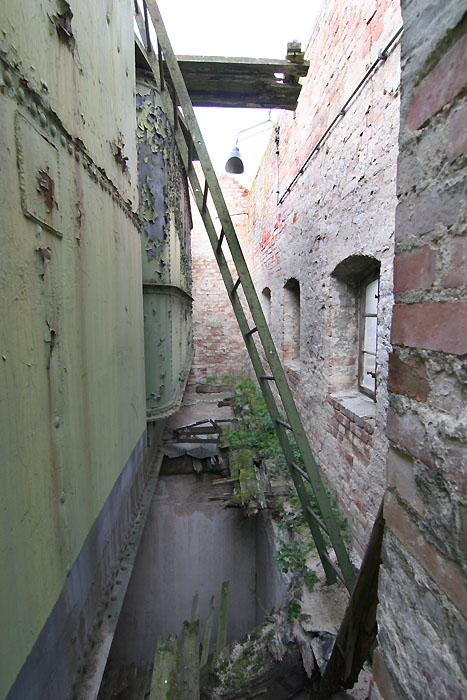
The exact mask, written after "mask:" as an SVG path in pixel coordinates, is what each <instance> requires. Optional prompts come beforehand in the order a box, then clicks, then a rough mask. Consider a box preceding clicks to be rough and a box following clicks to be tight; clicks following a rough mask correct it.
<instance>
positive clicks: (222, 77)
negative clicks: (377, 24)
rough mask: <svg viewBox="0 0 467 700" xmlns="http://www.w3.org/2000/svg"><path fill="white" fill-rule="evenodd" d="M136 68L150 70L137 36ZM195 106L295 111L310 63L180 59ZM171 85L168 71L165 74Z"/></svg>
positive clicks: (205, 57) (212, 57)
mask: <svg viewBox="0 0 467 700" xmlns="http://www.w3.org/2000/svg"><path fill="white" fill-rule="evenodd" d="M135 51H136V65H137V66H138V67H140V68H144V69H146V70H150V66H149V62H148V59H147V56H146V52H145V48H144V46H143V45H142V43H141V42H140V41H139V39H138V37H135ZM177 61H178V63H179V66H180V69H181V72H182V75H183V78H184V81H185V83H186V86H187V89H188V93H189V95H190V98H191V101H192V103H193V105H194V106H195V107H258V108H264V109H288V110H294V109H296V106H297V100H298V96H299V94H300V90H301V85H300V84H299V78H301V77H303V76H305V75H306V74H307V71H308V66H309V64H308V62H307V61H301V62H300V61H298V62H293V61H290V60H279V59H269V58H229V57H226V56H177ZM165 74H166V75H167V81H168V82H169V83H170V78H169V77H168V71H165Z"/></svg>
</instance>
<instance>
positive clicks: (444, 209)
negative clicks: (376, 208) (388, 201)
mask: <svg viewBox="0 0 467 700" xmlns="http://www.w3.org/2000/svg"><path fill="white" fill-rule="evenodd" d="M465 190H466V183H465V181H463V180H458V181H456V182H452V183H449V184H447V185H446V186H445V187H444V189H443V190H442V191H439V188H437V187H435V186H434V185H433V186H431V187H427V188H426V189H425V190H424V191H423V192H421V193H417V194H412V195H411V196H409V197H406V198H405V199H404V200H402V201H401V202H399V204H398V205H397V209H396V242H397V243H398V244H399V243H404V245H405V244H406V243H407V241H410V240H411V239H410V236H414V239H413V240H414V242H415V237H417V238H418V237H419V236H421V235H422V234H424V233H427V232H430V231H433V230H434V229H435V227H436V224H442V225H444V226H452V225H453V224H455V223H456V221H457V220H458V218H459V213H460V212H461V211H462V209H463V206H464V202H465V194H466V192H465ZM417 242H418V241H417Z"/></svg>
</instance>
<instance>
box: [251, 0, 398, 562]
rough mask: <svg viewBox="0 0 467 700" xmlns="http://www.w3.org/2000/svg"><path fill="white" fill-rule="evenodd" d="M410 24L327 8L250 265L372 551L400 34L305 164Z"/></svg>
mask: <svg viewBox="0 0 467 700" xmlns="http://www.w3.org/2000/svg"><path fill="white" fill-rule="evenodd" d="M400 24H401V17H400V11H399V4H398V2H396V1H395V0H390V1H386V0H384V1H383V2H376V0H365V2H353V1H351V2H343V0H329V1H328V2H326V3H324V5H323V8H322V11H321V14H320V16H319V18H318V21H317V24H316V27H315V29H314V31H313V34H312V37H311V40H310V43H309V45H308V47H307V50H306V58H307V59H308V60H309V61H310V68H309V71H308V76H307V77H306V78H305V79H304V81H303V87H302V92H301V95H300V98H299V102H298V106H297V110H296V112H295V113H294V114H285V115H284V116H282V117H281V118H280V120H279V125H280V143H279V152H280V153H279V191H280V195H281V200H282V201H281V203H280V204H279V205H277V201H276V182H275V178H276V175H275V144H274V142H273V140H271V142H270V145H269V148H268V150H267V152H266V155H265V156H264V158H263V162H262V165H261V168H260V170H259V173H258V176H257V178H256V180H255V182H254V185H253V188H252V191H251V194H250V201H249V238H250V246H251V254H250V256H249V264H250V266H251V268H252V274H253V278H254V282H255V286H256V290H257V292H258V294H259V295H260V296H261V293H262V292H263V290H264V289H269V290H270V296H271V302H270V318H271V324H270V325H271V331H272V334H273V338H274V340H275V343H276V346H277V347H278V349H279V350H280V351H282V352H283V360H284V363H285V368H286V371H287V375H288V379H289V382H290V384H291V386H292V389H293V392H294V396H295V399H296V402H297V405H298V408H299V411H300V413H301V416H302V419H303V422H304V426H305V429H306V430H307V433H308V436H309V439H310V442H311V446H312V449H313V451H314V453H315V455H316V457H317V461H318V463H319V465H320V467H321V470H322V473H323V475H324V477H325V480H326V482H327V484H328V485H329V486H330V487H331V488H333V489H334V490H335V492H336V494H337V497H338V501H339V505H340V508H341V510H342V511H343V512H344V513H345V515H346V516H347V519H348V522H349V525H350V529H351V532H352V535H353V538H354V543H355V545H356V546H357V549H359V550H360V551H363V549H364V547H365V544H366V541H367V538H368V536H369V532H370V528H371V526H372V523H373V521H374V517H375V515H376V511H377V509H378V507H379V504H380V502H381V498H382V496H383V493H384V487H385V458H386V451H387V438H386V436H385V423H386V410H387V401H388V397H387V388H386V384H387V367H388V354H389V330H390V318H391V316H390V313H391V307H392V301H393V296H392V276H393V269H392V268H393V245H394V219H395V207H396V187H395V179H396V159H397V149H398V145H397V136H398V127H399V72H400V67H399V45H398V42H396V43H395V45H394V47H393V49H392V51H391V52H390V53H389V55H388V57H387V59H386V60H385V61H384V62H381V63H380V64H379V66H378V68H377V70H376V71H375V72H374V73H373V74H372V76H371V78H370V79H369V80H368V81H367V82H366V83H365V84H364V85H363V87H362V88H361V90H360V91H359V92H358V93H357V94H356V96H355V98H354V99H353V100H352V102H351V103H350V105H349V106H348V109H347V111H346V113H345V115H344V116H342V117H340V118H339V119H338V120H337V123H336V124H335V127H334V128H333V130H332V131H331V133H330V134H329V136H328V137H327V139H326V140H325V141H324V143H323V144H322V146H321V148H320V150H319V152H317V153H315V155H314V156H313V157H312V158H311V160H310V162H309V163H308V165H307V166H306V167H305V168H304V169H303V172H302V173H301V170H302V166H303V164H304V163H305V160H306V158H307V156H308V154H310V153H311V151H312V148H313V146H314V145H315V144H316V143H317V141H318V139H319V138H320V137H321V135H322V134H323V132H324V131H325V129H326V127H327V126H328V125H329V124H330V123H331V121H332V120H333V118H334V117H335V115H336V114H337V113H338V112H339V110H340V108H341V107H342V105H343V104H344V102H345V100H346V99H347V98H348V96H349V95H350V93H351V92H352V91H353V90H354V88H355V87H356V86H357V84H358V83H359V81H360V80H361V78H362V77H363V75H364V74H365V72H366V70H367V68H368V66H369V65H370V64H371V63H372V62H373V61H374V60H375V59H376V58H377V56H378V51H379V49H381V48H383V47H384V46H385V45H386V44H387V42H388V41H389V40H390V39H391V37H392V36H393V35H394V34H395V32H396V31H397V30H398V29H399V27H400ZM300 173H301V174H300ZM297 175H298V179H297V181H296V183H295V184H294V185H293V186H292V187H291V189H290V192H288V193H287V194H285V192H286V189H287V187H288V185H289V184H290V183H291V181H292V180H293V178H295V176H297ZM282 195H284V196H282ZM375 267H378V268H380V291H379V303H378V345H377V362H378V369H377V375H378V376H377V392H376V393H377V395H376V402H373V401H372V400H371V399H369V398H368V397H366V396H365V395H364V394H361V393H360V392H359V391H358V387H357V375H358V332H359V331H358V309H359V294H358V285H359V282H360V281H361V280H362V278H364V277H365V274H367V273H369V272H370V271H371V270H372V269H374V268H375ZM291 278H295V279H297V281H298V283H299V286H300V313H299V316H300V342H299V346H300V349H299V356H297V353H296V355H295V356H294V355H293V353H292V352H291V348H290V343H291V342H292V343H293V342H294V341H293V338H292V337H291V336H290V334H289V336H290V337H286V338H285V341H286V343H285V347H284V337H283V334H284V329H285V330H287V296H286V295H287V292H288V291H289V290H287V289H285V288H284V287H285V285H286V283H287V281H288V280H289V279H291ZM294 344H295V345H296V346H298V343H297V342H295V343H294ZM284 350H285V352H284ZM296 350H297V351H298V348H296Z"/></svg>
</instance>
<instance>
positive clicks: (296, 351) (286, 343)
mask: <svg viewBox="0 0 467 700" xmlns="http://www.w3.org/2000/svg"><path fill="white" fill-rule="evenodd" d="M283 329H284V330H283V343H282V349H283V353H284V361H285V362H287V361H292V362H293V361H295V360H299V359H300V284H299V282H298V280H296V279H294V278H293V277H292V278H291V279H289V280H287V282H286V283H285V285H284V326H283Z"/></svg>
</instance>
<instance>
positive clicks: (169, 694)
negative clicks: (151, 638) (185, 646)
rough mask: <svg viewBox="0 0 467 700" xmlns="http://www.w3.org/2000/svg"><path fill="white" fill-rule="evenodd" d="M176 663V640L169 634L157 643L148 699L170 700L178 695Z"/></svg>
mask: <svg viewBox="0 0 467 700" xmlns="http://www.w3.org/2000/svg"><path fill="white" fill-rule="evenodd" d="M178 664H179V655H178V641H177V637H176V636H175V635H172V634H171V635H170V636H169V637H168V639H166V640H164V641H162V642H159V644H158V645H157V649H156V655H155V658H154V669H153V672H152V678H151V690H150V695H149V700H171V698H175V697H178V695H177V693H178Z"/></svg>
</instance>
